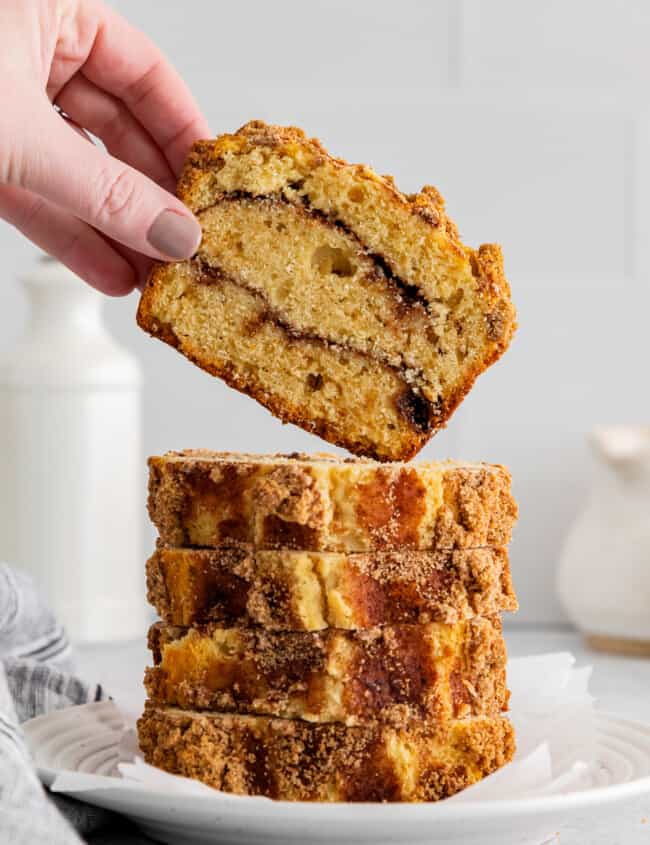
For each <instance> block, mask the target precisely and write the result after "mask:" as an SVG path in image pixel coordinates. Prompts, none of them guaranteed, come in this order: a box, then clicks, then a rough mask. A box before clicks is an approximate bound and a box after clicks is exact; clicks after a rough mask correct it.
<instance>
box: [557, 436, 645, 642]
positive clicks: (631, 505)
mask: <svg viewBox="0 0 650 845" xmlns="http://www.w3.org/2000/svg"><path fill="white" fill-rule="evenodd" d="M591 444H592V446H593V450H594V453H595V455H596V457H597V459H598V460H597V465H598V472H597V475H596V478H595V484H594V487H593V490H592V492H591V496H590V498H589V501H588V502H587V505H586V507H585V509H584V510H583V512H582V513H581V514H580V516H579V517H578V519H577V520H576V522H575V524H574V525H573V527H572V529H571V531H570V533H569V536H568V538H567V540H566V544H565V547H564V551H563V554H562V558H561V560H560V567H559V570H558V579H557V589H558V594H559V597H560V599H561V601H562V603H563V604H564V607H565V608H566V611H567V613H568V615H569V617H570V618H571V620H572V621H573V622H575V624H576V625H577V626H578V628H580V629H581V630H582V631H583V632H584V633H585V635H586V637H587V640H588V642H590V643H591V645H593V646H595V647H596V648H601V649H605V650H609V651H620V652H625V653H635V654H648V655H650V426H610V427H600V428H597V429H595V430H594V431H593V432H592V436H591Z"/></svg>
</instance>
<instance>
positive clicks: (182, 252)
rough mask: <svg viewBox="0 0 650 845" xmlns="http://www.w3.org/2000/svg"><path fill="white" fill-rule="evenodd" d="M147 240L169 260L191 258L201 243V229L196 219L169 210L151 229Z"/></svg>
mask: <svg viewBox="0 0 650 845" xmlns="http://www.w3.org/2000/svg"><path fill="white" fill-rule="evenodd" d="M147 240H148V241H149V243H150V244H151V246H152V247H153V248H154V249H157V250H158V252H162V253H163V255H167V256H169V258H174V259H179V258H189V257H190V256H191V255H194V253H195V252H196V250H197V248H198V245H199V244H200V243H201V227H200V225H199V223H198V221H197V220H196V219H195V218H194V217H189V216H188V215H187V214H179V213H178V212H176V211H172V210H171V208H167V209H165V211H161V212H160V214H159V215H158V217H156V219H155V220H154V221H153V223H152V224H151V226H150V227H149V231H148V232H147Z"/></svg>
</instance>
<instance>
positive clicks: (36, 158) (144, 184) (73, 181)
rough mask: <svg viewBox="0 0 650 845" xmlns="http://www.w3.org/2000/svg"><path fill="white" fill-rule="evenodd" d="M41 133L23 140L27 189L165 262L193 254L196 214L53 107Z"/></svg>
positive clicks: (197, 239) (198, 229)
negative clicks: (80, 131)
mask: <svg viewBox="0 0 650 845" xmlns="http://www.w3.org/2000/svg"><path fill="white" fill-rule="evenodd" d="M43 123H44V127H43V131H42V133H39V132H33V131H32V132H31V133H29V136H28V139H25V145H24V147H23V151H22V155H21V162H20V168H19V169H18V172H19V174H20V184H21V186H22V187H23V188H27V189H28V190H30V191H32V192H34V193H37V194H40V195H41V196H42V197H45V198H46V199H48V200H50V201H51V202H53V203H55V204H56V205H58V206H59V207H60V208H63V209H65V210H66V211H69V212H71V213H72V214H74V215H75V216H76V217H79V218H81V219H82V220H85V221H86V222H87V223H90V225H91V226H94V227H95V228H96V229H99V230H100V231H101V232H103V233H104V234H105V235H107V236H108V237H110V238H112V239H114V240H116V241H119V242H120V243H122V244H124V245H125V246H128V247H130V248H131V249H134V250H136V251H137V252H141V253H144V254H145V255H149V256H151V257H152V258H158V259H162V260H165V259H167V260H170V259H171V260H178V259H183V258H189V257H190V256H191V255H193V254H194V252H196V250H197V248H198V245H199V243H200V241H201V227H200V225H199V223H198V221H197V220H196V218H195V217H194V215H193V214H192V212H191V211H190V210H189V209H188V208H187V207H186V206H185V205H183V203H182V202H180V200H178V199H177V198H176V197H174V196H173V195H172V194H170V193H168V192H167V191H165V190H163V188H161V187H160V186H159V185H157V184H156V183H155V182H154V181H153V180H151V179H149V178H148V177H147V176H144V175H143V174H142V173H140V172H138V171H137V170H135V169H134V168H132V167H129V166H128V165H127V164H124V163H123V162H121V161H119V160H118V159H116V158H113V157H112V156H110V155H108V153H105V152H103V151H102V150H100V149H99V148H98V147H95V146H94V145H92V144H89V143H88V142H87V141H86V140H85V139H84V138H82V137H81V136H80V135H79V134H78V133H77V132H75V131H74V130H73V129H71V128H70V127H69V126H68V125H67V124H66V123H65V121H63V120H62V119H61V118H60V117H59V116H58V115H57V114H56V112H55V111H54V109H52V110H51V111H50V110H49V109H47V110H46V115H45V116H44V120H43Z"/></svg>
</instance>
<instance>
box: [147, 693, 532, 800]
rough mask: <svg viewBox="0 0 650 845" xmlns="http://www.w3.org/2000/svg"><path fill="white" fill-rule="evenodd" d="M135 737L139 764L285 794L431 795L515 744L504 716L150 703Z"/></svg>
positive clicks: (476, 775)
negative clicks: (264, 710)
mask: <svg viewBox="0 0 650 845" xmlns="http://www.w3.org/2000/svg"><path fill="white" fill-rule="evenodd" d="M138 738H139V742H140V748H141V749H142V752H143V754H144V758H145V760H146V762H147V763H150V764H151V765H154V766H158V767H159V768H161V769H164V770H165V771H167V772H171V773H172V774H176V775H182V776H184V777H189V778H195V779H196V780H200V781H202V782H203V783H206V784H208V785H209V786H212V787H215V788H216V789H221V790H223V791H225V792H234V793H237V794H240V795H265V796H267V797H268V798H276V799H280V800H283V801H437V800H440V799H442V798H448V797H449V796H450V795H453V794H454V793H456V792H459V791H460V790H461V789H464V788H465V787H467V786H471V784H473V783H476V782H477V781H479V780H480V779H481V778H483V777H485V776H486V775H489V774H491V773H492V772H494V771H496V770H497V769H498V768H500V767H501V766H503V765H505V764H506V763H508V762H510V760H512V757H513V755H514V751H515V738H514V731H513V728H512V725H511V724H510V722H509V721H508V720H507V719H505V718H503V717H495V718H489V717H478V718H476V719H465V720H460V721H454V722H448V723H447V724H446V725H430V724H427V723H426V722H417V723H414V724H412V725H409V726H408V727H407V728H395V727H393V726H391V725H386V724H381V723H373V724H366V725H359V726H355V727H347V726H345V725H341V724H310V723H308V722H301V721H299V720H290V719H273V718H268V717H264V716H241V715H235V714H223V713H200V712H192V711H185V710H178V709H176V708H172V707H161V706H157V705H155V704H152V703H148V704H147V706H146V709H145V712H144V714H143V715H142V716H141V718H140V719H139V721H138Z"/></svg>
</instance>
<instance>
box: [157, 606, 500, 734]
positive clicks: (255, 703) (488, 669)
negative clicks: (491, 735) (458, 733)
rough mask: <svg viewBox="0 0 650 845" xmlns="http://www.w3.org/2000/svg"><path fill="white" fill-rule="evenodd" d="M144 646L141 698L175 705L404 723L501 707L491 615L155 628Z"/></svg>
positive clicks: (496, 627)
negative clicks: (375, 623)
mask: <svg viewBox="0 0 650 845" xmlns="http://www.w3.org/2000/svg"><path fill="white" fill-rule="evenodd" d="M149 647H150V649H151V651H152V653H153V658H154V664H155V665H154V666H153V667H151V668H149V669H147V672H146V676H145V686H146V688H147V692H148V694H149V698H150V699H151V700H152V701H155V702H156V703H158V704H166V705H174V706H178V707H181V708H182V709H192V710H193V709H197V710H217V711H220V712H236V713H253V714H260V715H270V716H281V717H283V718H288V719H305V720H307V721H313V722H338V721H340V722H345V723H346V724H356V723H358V722H360V721H369V720H370V721H372V720H374V719H378V720H381V721H390V722H392V723H393V724H404V723H406V722H409V721H412V720H413V719H430V720H435V721H438V722H441V721H446V720H448V719H459V718H465V717H467V716H478V715H488V716H496V715H498V714H499V713H500V712H501V711H502V710H504V709H505V708H506V707H507V700H508V691H507V689H506V683H505V665H506V648H505V644H504V641H503V636H502V633H501V622H500V620H499V619H498V617H494V618H489V619H483V618H478V619H472V620H468V621H465V622H459V623H457V624H456V625H441V624H438V623H430V624H426V625H393V626H385V627H382V628H370V629H367V630H361V631H341V630H337V629H334V628H327V629H325V630H323V631H308V632H304V631H299V632H296V631H264V630H262V629H259V628H257V629H255V628H226V629H224V628H217V627H214V626H204V627H201V628H190V629H187V628H174V627H172V626H169V625H165V624H164V623H160V622H159V623H156V624H155V625H153V626H152V628H151V629H150V632H149Z"/></svg>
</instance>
